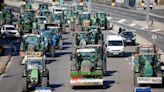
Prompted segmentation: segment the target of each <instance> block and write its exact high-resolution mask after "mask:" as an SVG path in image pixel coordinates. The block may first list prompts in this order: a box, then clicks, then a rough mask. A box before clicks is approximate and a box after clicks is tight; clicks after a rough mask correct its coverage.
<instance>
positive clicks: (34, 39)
mask: <svg viewBox="0 0 164 92" xmlns="http://www.w3.org/2000/svg"><path fill="white" fill-rule="evenodd" d="M25 42H26V43H31V44H36V45H38V43H39V40H38V38H37V37H36V36H29V37H27V38H26V39H25Z"/></svg>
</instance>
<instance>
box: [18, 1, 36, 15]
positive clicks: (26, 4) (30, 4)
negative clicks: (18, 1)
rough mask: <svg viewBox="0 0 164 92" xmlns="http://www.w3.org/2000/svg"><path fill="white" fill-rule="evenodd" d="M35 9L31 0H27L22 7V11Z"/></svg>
mask: <svg viewBox="0 0 164 92" xmlns="http://www.w3.org/2000/svg"><path fill="white" fill-rule="evenodd" d="M31 9H33V7H32V3H31V2H30V1H25V2H24V3H23V4H22V5H21V7H20V12H21V13H22V12H24V11H25V10H31Z"/></svg>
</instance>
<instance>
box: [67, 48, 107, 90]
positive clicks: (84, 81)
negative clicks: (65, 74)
mask: <svg viewBox="0 0 164 92" xmlns="http://www.w3.org/2000/svg"><path fill="white" fill-rule="evenodd" d="M99 51H100V49H99V47H92V46H91V47H84V48H80V49H77V50H76V52H75V54H72V55H71V56H70V60H71V61H72V62H71V72H70V73H71V74H70V77H71V79H70V84H71V86H72V87H76V86H103V85H104V84H103V81H104V79H103V74H104V72H105V71H106V70H105V67H106V61H105V58H102V56H103V55H100V53H99ZM103 68H104V69H103ZM103 71H104V72H103Z"/></svg>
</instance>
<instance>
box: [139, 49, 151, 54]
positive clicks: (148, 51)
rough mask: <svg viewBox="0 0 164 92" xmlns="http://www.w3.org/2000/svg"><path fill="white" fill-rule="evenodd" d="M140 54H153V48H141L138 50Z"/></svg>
mask: <svg viewBox="0 0 164 92" xmlns="http://www.w3.org/2000/svg"><path fill="white" fill-rule="evenodd" d="M140 53H141V54H154V49H153V48H141V49H140Z"/></svg>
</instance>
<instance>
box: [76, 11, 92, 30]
mask: <svg viewBox="0 0 164 92" xmlns="http://www.w3.org/2000/svg"><path fill="white" fill-rule="evenodd" d="M79 24H80V25H81V26H82V27H81V30H82V31H87V30H88V28H89V26H91V25H92V19H91V14H90V13H88V12H83V13H82V14H80V16H79Z"/></svg>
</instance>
